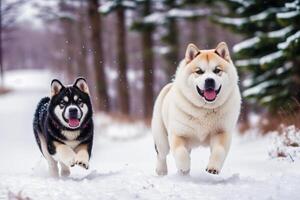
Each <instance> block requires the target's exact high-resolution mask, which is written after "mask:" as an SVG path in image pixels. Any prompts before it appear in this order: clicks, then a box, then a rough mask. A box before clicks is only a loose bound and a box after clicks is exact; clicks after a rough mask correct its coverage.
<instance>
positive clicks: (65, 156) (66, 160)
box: [53, 142, 76, 167]
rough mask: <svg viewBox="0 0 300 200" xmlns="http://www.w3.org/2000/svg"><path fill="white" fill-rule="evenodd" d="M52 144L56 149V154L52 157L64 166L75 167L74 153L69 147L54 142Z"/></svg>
mask: <svg viewBox="0 0 300 200" xmlns="http://www.w3.org/2000/svg"><path fill="white" fill-rule="evenodd" d="M53 144H54V146H55V149H56V153H55V154H54V155H53V157H54V158H55V159H56V160H57V161H59V162H62V163H63V164H65V165H66V166H68V167H73V166H74V165H75V155H76V154H75V152H74V151H73V150H72V149H71V148H70V147H69V146H67V145H65V144H63V143H60V142H54V143H53Z"/></svg>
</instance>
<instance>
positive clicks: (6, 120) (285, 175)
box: [0, 71, 300, 200]
mask: <svg viewBox="0 0 300 200" xmlns="http://www.w3.org/2000/svg"><path fill="white" fill-rule="evenodd" d="M7 81H8V84H9V85H12V86H14V87H15V91H14V92H12V93H9V94H7V95H4V96H0V121H1V125H0V134H1V140H0V156H1V165H0V199H7V198H8V197H9V196H10V197H12V196H13V195H12V194H18V193H20V196H22V197H24V198H25V197H29V198H31V199H43V200H44V199H101V200H103V199H189V200H190V199H204V200H210V199H230V200H231V199H237V200H240V199H295V200H296V199H300V163H299V161H298V162H294V163H290V162H282V161H276V160H270V159H269V158H268V154H267V150H268V145H269V143H270V141H269V140H268V139H265V138H264V139H255V138H253V139H248V140H246V139H245V138H238V137H235V138H234V141H233V145H232V149H231V151H230V154H229V157H228V159H227V161H226V163H225V167H224V169H223V171H222V173H221V175H220V176H213V175H209V174H207V173H205V172H204V169H205V166H206V164H207V160H208V153H209V150H208V149H197V150H196V151H194V152H193V153H192V170H191V175H190V176H188V177H181V176H179V175H177V174H176V170H175V166H174V161H173V159H172V157H171V156H170V157H169V160H168V163H169V175H168V176H165V177H157V176H156V175H155V173H154V165H155V153H154V149H153V142H152V139H151V137H150V135H149V134H145V136H144V137H139V138H136V139H134V140H127V141H113V140H111V139H109V138H108V137H103V136H101V135H100V134H99V133H101V129H100V128H97V130H96V134H97V135H96V138H95V146H94V149H93V157H92V160H91V164H90V166H91V169H89V170H88V171H86V170H83V169H81V168H78V167H77V168H76V167H75V168H74V169H72V175H71V177H70V178H66V179H59V180H57V179H53V178H50V177H48V175H47V166H46V163H45V161H44V159H43V158H42V156H41V154H40V152H39V150H38V148H37V145H36V144H35V141H34V138H33V134H32V127H31V124H32V115H33V112H34V109H35V104H36V102H38V100H39V99H40V98H41V97H42V96H45V95H47V94H48V84H49V82H50V77H49V75H48V73H47V72H35V71H31V72H30V73H29V72H28V73H23V72H22V73H11V74H10V75H9V76H8V80H7ZM20 85H21V86H22V87H20ZM137 129H139V127H137ZM115 130H120V131H123V132H124V129H123V130H122V129H119V128H118V127H115ZM141 130H142V129H141ZM125 131H126V130H125ZM124 134H125V133H124ZM9 193H10V195H8V194H9Z"/></svg>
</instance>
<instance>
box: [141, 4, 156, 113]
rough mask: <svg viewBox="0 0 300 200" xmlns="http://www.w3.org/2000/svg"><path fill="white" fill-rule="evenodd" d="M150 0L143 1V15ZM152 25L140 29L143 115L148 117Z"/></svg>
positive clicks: (151, 82)
mask: <svg viewBox="0 0 300 200" xmlns="http://www.w3.org/2000/svg"><path fill="white" fill-rule="evenodd" d="M150 9H151V8H150V0H148V1H145V5H144V10H143V16H144V17H145V16H147V15H149V14H150V12H151V10H150ZM152 32H153V27H152V26H151V25H146V27H145V29H143V31H142V57H143V70H144V91H143V92H144V117H145V118H150V117H151V115H152V107H153V96H154V94H153V93H154V91H153V87H154V86H153V79H154V70H153V65H154V60H153V51H152V49H153V41H152Z"/></svg>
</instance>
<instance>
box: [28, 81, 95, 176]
mask: <svg viewBox="0 0 300 200" xmlns="http://www.w3.org/2000/svg"><path fill="white" fill-rule="evenodd" d="M92 116H93V110H92V104H91V100H90V95H89V88H88V85H87V83H86V80H85V79H84V78H78V79H77V80H76V81H75V83H74V84H73V85H72V86H64V85H63V84H62V83H61V82H60V81H59V80H56V79H54V80H53V81H52V83H51V96H50V98H49V97H44V98H43V99H41V101H40V102H39V104H38V106H37V109H36V112H35V115H34V122H33V130H34V135H35V138H36V141H37V144H38V146H39V148H40V150H41V152H42V154H43V155H44V157H45V158H46V160H47V161H48V164H49V170H50V174H51V175H52V176H55V177H57V176H58V165H57V164H58V162H59V163H60V165H61V176H68V175H70V168H69V167H73V166H74V165H79V166H81V167H83V168H85V169H88V167H89V159H90V157H91V150H92V145H93V119H92Z"/></svg>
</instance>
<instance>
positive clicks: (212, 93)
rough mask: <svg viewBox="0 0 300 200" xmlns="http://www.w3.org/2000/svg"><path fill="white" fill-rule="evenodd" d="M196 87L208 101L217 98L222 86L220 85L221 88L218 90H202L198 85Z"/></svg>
mask: <svg viewBox="0 0 300 200" xmlns="http://www.w3.org/2000/svg"><path fill="white" fill-rule="evenodd" d="M196 87H197V92H198V93H199V94H200V96H202V97H203V98H204V99H205V100H206V101H209V102H212V101H214V100H215V99H216V98H217V96H218V94H219V92H220V90H221V87H222V86H221V85H220V87H219V89H217V90H215V89H212V88H208V89H206V90H201V89H200V88H199V87H198V86H196Z"/></svg>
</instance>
